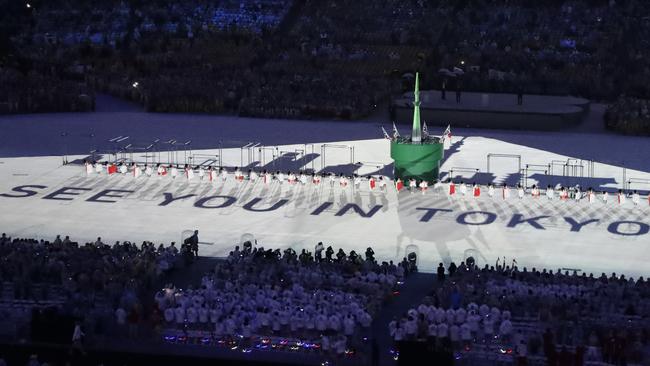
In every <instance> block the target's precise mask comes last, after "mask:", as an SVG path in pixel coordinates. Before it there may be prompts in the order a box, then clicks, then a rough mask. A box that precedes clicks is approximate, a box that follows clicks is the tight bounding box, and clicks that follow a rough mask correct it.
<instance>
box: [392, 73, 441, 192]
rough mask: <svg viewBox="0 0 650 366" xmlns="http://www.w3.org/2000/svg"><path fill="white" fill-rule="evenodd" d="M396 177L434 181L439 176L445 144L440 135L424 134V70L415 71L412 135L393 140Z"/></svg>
mask: <svg viewBox="0 0 650 366" xmlns="http://www.w3.org/2000/svg"><path fill="white" fill-rule="evenodd" d="M390 156H391V158H393V161H394V167H395V168H394V172H393V173H394V175H395V179H397V178H400V179H402V180H408V179H411V178H415V179H416V180H418V181H421V180H426V181H428V182H431V181H433V180H435V179H438V174H439V170H440V162H441V161H442V159H443V157H444V147H443V143H442V140H441V139H440V138H439V137H432V136H427V135H425V136H423V135H422V126H421V124H420V74H419V73H416V74H415V90H414V92H413V127H412V130H411V136H408V137H398V138H396V139H393V140H392V141H391V144H390Z"/></svg>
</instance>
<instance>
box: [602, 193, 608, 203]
mask: <svg viewBox="0 0 650 366" xmlns="http://www.w3.org/2000/svg"><path fill="white" fill-rule="evenodd" d="M601 197H602V198H603V203H607V201H608V200H609V193H607V191H603V194H602V196H601Z"/></svg>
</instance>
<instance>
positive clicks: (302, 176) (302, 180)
mask: <svg viewBox="0 0 650 366" xmlns="http://www.w3.org/2000/svg"><path fill="white" fill-rule="evenodd" d="M300 184H302V185H303V186H304V185H305V184H307V174H305V172H302V173H300Z"/></svg>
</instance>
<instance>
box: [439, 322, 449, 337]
mask: <svg viewBox="0 0 650 366" xmlns="http://www.w3.org/2000/svg"><path fill="white" fill-rule="evenodd" d="M448 336H449V326H447V323H440V324H438V340H439V341H440V340H443V339H444V338H447V337H448Z"/></svg>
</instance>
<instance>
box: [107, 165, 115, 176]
mask: <svg viewBox="0 0 650 366" xmlns="http://www.w3.org/2000/svg"><path fill="white" fill-rule="evenodd" d="M115 173H117V166H116V165H115V164H111V165H109V167H108V174H115Z"/></svg>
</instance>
